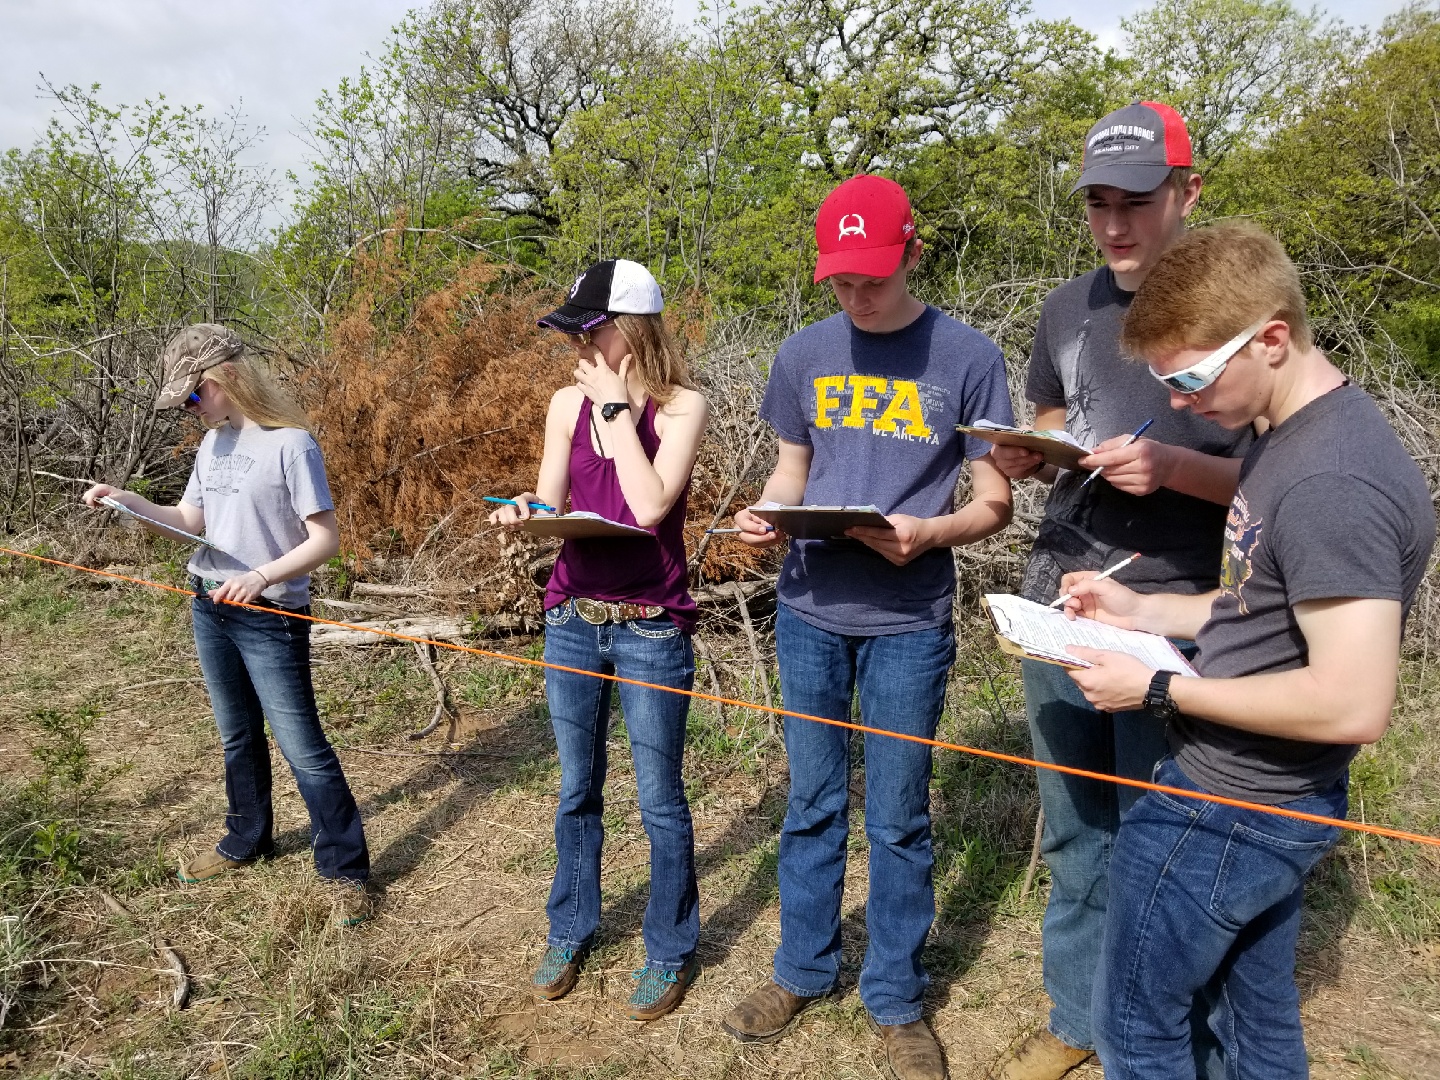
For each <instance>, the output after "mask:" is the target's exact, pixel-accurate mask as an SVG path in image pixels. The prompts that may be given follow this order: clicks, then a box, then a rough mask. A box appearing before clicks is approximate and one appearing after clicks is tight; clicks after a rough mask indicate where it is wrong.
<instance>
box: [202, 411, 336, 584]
mask: <svg viewBox="0 0 1440 1080" xmlns="http://www.w3.org/2000/svg"><path fill="white" fill-rule="evenodd" d="M182 499H183V500H184V501H185V502H187V503H189V504H190V505H191V506H198V507H200V508H201V509H202V510H204V511H205V538H206V539H207V540H209V541H210V542H211V543H214V544H218V545H220V547H222V548H223V549H224V550H225V551H226V552H227V553H228V554H229V555H233V556H234V558H227V557H226V556H225V555H222V554H220V552H218V551H214V550H212V549H210V548H204V547H202V548H201V549H200V550H199V551H197V552H196V553H195V555H194V557H193V558H191V560H190V567H189V569H190V572H191V573H192V574H198V575H199V576H200V577H203V578H213V579H214V580H216V581H224V580H225V579H227V578H232V577H236V576H238V575H240V574H243V573H245V572H246V571H247V570H252V569H254V568H255V567H257V566H263V565H265V564H266V563H267V562H270V561H271V560H272V559H278V558H279V557H280V556H281V555H284V554H285V553H286V552H287V551H291V550H293V549H295V548H296V547H298V546H299V545H300V544H301V543H302V542H303V541H304V540H305V539H306V537H307V536H308V535H309V534H308V533H307V532H306V529H305V519H306V518H307V517H309V516H310V515H312V514H318V513H320V512H322V511H324V510H333V509H335V503H334V502H333V501H331V498H330V485H329V483H328V482H327V481H326V479H325V462H324V460H323V459H322V458H321V455H320V447H319V446H318V445H317V444H316V442H315V439H314V438H313V437H312V436H311V435H310V433H309V432H308V431H302V430H300V429H299V428H265V427H249V428H243V429H236V428H233V427H231V426H230V425H229V424H224V425H222V426H220V427H218V428H213V429H211V430H210V431H209V432H207V433H206V435H205V438H204V439H203V440H202V441H201V443H200V450H199V452H198V453H197V454H196V455H195V468H194V470H193V471H192V472H191V473H190V482H189V483H187V484H186V485H185V494H184V495H183V496H182ZM263 595H264V597H265V599H267V600H271V601H273V602H275V603H277V604H279V605H280V606H281V607H287V608H298V607H304V606H305V605H306V604H308V603H309V602H310V577H309V575H308V574H307V575H305V576H304V577H298V578H291V579H290V580H289V581H282V582H279V583H277V584H275V585H272V586H270V588H268V589H266V590H265V592H264V593H263Z"/></svg>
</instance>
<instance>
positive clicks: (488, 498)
mask: <svg viewBox="0 0 1440 1080" xmlns="http://www.w3.org/2000/svg"><path fill="white" fill-rule="evenodd" d="M480 501H481V502H488V503H499V504H500V505H501V506H519V505H520V504H519V503H517V502H516V501H515V500H514V499H497V498H496V497H495V496H494V495H484V496H481V500H480ZM530 509H531V510H548V511H549V512H550V513H552V514H558V513H559V512H560V511H558V510H556V509H555V507H553V506H551V505H549V504H548V503H531V504H530Z"/></svg>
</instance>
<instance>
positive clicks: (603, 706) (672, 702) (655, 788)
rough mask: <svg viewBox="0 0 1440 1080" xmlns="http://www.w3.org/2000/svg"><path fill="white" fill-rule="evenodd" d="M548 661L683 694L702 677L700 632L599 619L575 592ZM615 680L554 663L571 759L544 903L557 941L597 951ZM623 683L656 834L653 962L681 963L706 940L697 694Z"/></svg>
mask: <svg viewBox="0 0 1440 1080" xmlns="http://www.w3.org/2000/svg"><path fill="white" fill-rule="evenodd" d="M545 660H546V662H547V663H551V664H561V665H564V666H565V667H571V668H578V669H580V670H581V671H593V672H597V673H601V674H606V675H618V676H620V677H621V678H624V679H636V680H639V681H640V682H648V683H655V684H656V685H659V686H669V687H675V688H676V689H679V690H689V689H690V688H691V687H692V686H693V685H694V683H695V653H694V651H693V650H692V647H691V643H690V635H689V634H686V633H684V632H683V631H681V629H680V628H679V627H678V626H677V625H675V623H674V622H673V621H672V620H671V619H670V617H669V616H668V615H661V616H658V617H656V618H652V619H632V620H629V621H627V622H619V623H615V622H610V623H605V624H603V625H601V626H596V625H594V624H592V623H588V622H586V621H585V620H584V619H582V618H581V617H580V616H579V614H577V613H576V611H575V606H574V603H573V602H572V601H569V600H567V601H565V602H564V603H563V604H557V605H556V606H555V607H552V608H551V609H550V610H549V611H547V612H545ZM616 686H617V684H616V683H613V682H611V681H610V680H608V679H597V678H595V677H594V676H591V675H580V674H575V673H574V672H568V671H556V670H554V669H553V668H546V670H545V695H546V698H547V699H548V700H549V704H550V722H551V725H552V726H553V727H554V729H555V745H556V747H557V749H558V751H559V755H560V806H559V808H558V810H557V811H556V813H555V849H556V860H555V880H554V883H553V884H552V885H551V887H550V900H549V903H548V904H547V905H546V909H545V910H546V915H547V916H548V918H549V922H550V932H549V934H548V936H547V937H546V943H547V944H549V945H551V946H553V947H554V948H558V949H574V950H577V951H580V950H583V949H586V948H588V947H589V946H590V943H591V942H592V941H593V940H594V937H595V933H596V931H597V930H598V929H599V927H600V853H601V848H602V846H603V844H604V840H605V826H604V823H603V813H604V809H605V794H604V788H605V770H606V763H607V759H606V752H605V741H606V737H607V735H608V733H609V727H610V695H611V692H612V690H613V689H614V688H615V687H616ZM618 686H619V690H620V706H621V708H622V709H623V710H624V713H625V730H626V731H627V732H628V733H629V736H630V756H631V759H632V760H633V761H634V763H635V783H636V787H637V794H638V797H639V801H640V822H641V824H642V825H643V826H644V827H645V835H646V836H647V837H649V839H650V899H649V901H648V902H647V903H646V905H645V916H644V919H643V921H642V923H641V934H642V936H643V937H644V939H645V958H646V959H645V963H646V966H647V967H651V968H655V969H657V970H661V971H679V970H680V969H681V968H683V967H684V966H685V964H686V962H687V961H689V959H690V957H691V956H693V955H694V953H695V946H696V944H697V943H698V942H699V940H700V893H699V888H698V887H697V885H696V881H695V830H694V826H693V824H692V823H691V820H690V804H689V803H688V802H687V801H686V798H685V780H684V777H683V775H682V770H681V764H682V761H683V759H684V755H685V724H686V721H687V719H688V717H689V715H690V699H689V697H687V696H686V695H684V694H671V693H666V692H665V691H663V690H647V689H645V688H644V687H640V686H629V685H627V684H625V683H620V684H618Z"/></svg>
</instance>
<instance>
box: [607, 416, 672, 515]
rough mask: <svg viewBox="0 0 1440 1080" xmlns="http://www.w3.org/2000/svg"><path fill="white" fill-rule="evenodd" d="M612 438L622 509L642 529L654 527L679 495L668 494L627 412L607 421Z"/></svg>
mask: <svg viewBox="0 0 1440 1080" xmlns="http://www.w3.org/2000/svg"><path fill="white" fill-rule="evenodd" d="M608 423H609V424H610V426H611V429H612V431H613V434H614V445H615V477H616V479H617V480H618V481H619V483H620V493H621V494H622V495H624V496H625V505H627V506H628V507H630V512H631V513H632V514H634V515H635V520H636V521H638V522H640V523H641V524H642V525H643V524H645V523H646V522H647V521H648V522H649V523H650V524H652V525H653V524H657V523H659V521H660V520H661V519H663V518H664V517H665V515H666V514H667V513H669V512H670V507H671V506H672V505H674V502H675V497H676V495H677V494H678V492H673V491H667V490H666V488H665V481H664V478H662V477H661V475H660V474H659V472H657V471H656V469H655V466H654V464H653V463H652V462H651V460H650V458H649V457H647V456H646V454H645V447H644V446H642V445H641V444H640V433H639V432H638V431H636V430H635V421H634V419H633V418H632V417H631V415H630V413H629V412H622V413H620V414H619V415H618V416H616V417H615V419H614V420H611V421H608Z"/></svg>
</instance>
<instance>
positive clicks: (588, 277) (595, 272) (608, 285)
mask: <svg viewBox="0 0 1440 1080" xmlns="http://www.w3.org/2000/svg"><path fill="white" fill-rule="evenodd" d="M664 306H665V303H664V300H663V299H662V298H661V296H660V284H659V282H657V281H656V280H655V275H653V274H652V273H650V271H649V270H646V269H645V267H643V266H641V265H640V264H639V263H637V262H631V261H630V260H629V259H602V260H601V261H600V262H597V263H594V264H593V265H591V266H589V267H587V268H586V270H585V272H584V273H583V274H581V275H580V276H579V277H577V278H576V279H575V283H574V284H573V285H571V286H570V292H569V293H568V294H567V295H566V297H565V303H563V304H561V305H560V306H559V307H558V308H556V309H555V310H554V311H552V312H550V314H549V315H546V316H545V317H544V318H541V319H539V320H537V321H538V323H539V325H541V326H544V327H548V328H549V329H551V330H559V331H560V332H561V333H562V334H582V333H585V332H586V331H588V330H594V329H595V328H596V327H597V326H600V325H602V324H603V323H607V322H609V321H610V320H611V319H613V318H614V317H615V316H616V315H658V314H660V311H661V309H662V308H663V307H664Z"/></svg>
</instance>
